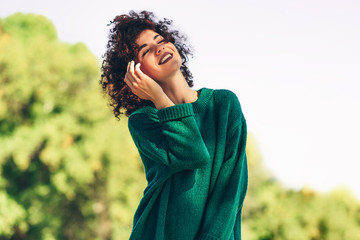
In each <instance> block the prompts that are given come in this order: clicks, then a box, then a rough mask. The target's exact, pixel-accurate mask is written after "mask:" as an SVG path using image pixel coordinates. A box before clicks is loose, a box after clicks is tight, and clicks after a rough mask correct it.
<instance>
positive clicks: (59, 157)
mask: <svg viewBox="0 0 360 240" xmlns="http://www.w3.org/2000/svg"><path fill="white" fill-rule="evenodd" d="M1 23H2V28H1V29H2V30H1V32H0V84H1V85H2V87H1V88H0V132H1V136H0V145H1V148H0V174H1V175H0V176H1V178H0V179H1V181H0V239H9V238H10V237H12V238H13V239H124V238H126V236H128V235H129V233H130V230H131V227H132V216H133V214H134V211H135V209H136V206H137V203H138V201H139V199H140V197H141V195H142V191H143V189H144V187H145V178H144V172H143V168H142V165H141V161H140V160H139V157H138V155H137V150H136V148H135V146H134V144H133V143H132V140H131V137H130V135H129V132H128V130H127V122H126V120H123V121H121V122H120V123H119V122H116V121H115V120H114V117H113V115H112V114H111V111H110V110H109V109H107V108H106V101H105V100H104V99H103V98H102V94H101V93H100V86H99V85H98V79H99V76H100V73H99V62H98V60H97V59H96V58H95V57H94V55H93V54H91V53H90V52H89V50H88V49H87V47H86V46H85V45H84V44H82V43H78V44H75V45H69V44H65V43H62V42H60V41H58V40H57V37H56V31H55V28H54V27H53V25H52V24H51V23H50V21H49V20H47V19H46V18H44V17H42V16H37V15H31V14H28V15H24V14H15V15H12V16H9V17H8V18H6V19H3V20H2V21H1ZM79 229H81V231H79Z"/></svg>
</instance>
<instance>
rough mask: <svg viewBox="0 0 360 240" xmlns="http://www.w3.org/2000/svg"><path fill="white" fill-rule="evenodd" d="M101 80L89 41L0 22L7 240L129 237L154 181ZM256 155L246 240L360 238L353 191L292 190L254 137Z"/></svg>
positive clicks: (41, 22)
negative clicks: (265, 161) (266, 162)
mask: <svg viewBox="0 0 360 240" xmlns="http://www.w3.org/2000/svg"><path fill="white" fill-rule="evenodd" d="M99 76H100V73H99V62H98V60H97V59H96V58H95V57H94V56H93V54H91V53H90V52H89V50H88V49H87V47H86V46H85V45H84V44H82V43H78V44H74V45H70V44H66V43H62V42H60V41H59V40H58V39H57V35H56V30H55V28H54V26H53V25H52V24H51V22H50V21H49V20H48V19H46V18H44V17H42V16H39V15H32V14H27V15H25V14H21V13H17V14H14V15H12V16H9V17H8V18H6V19H2V20H1V21H0V84H1V88H0V240H3V239H30V240H31V239H34V240H35V239H36V240H37V239H48V240H52V239H97V240H103V239H104V240H105V239H114V240H116V239H119V240H122V239H126V238H128V236H129V234H130V231H131V228H132V217H133V214H134V212H135V209H136V207H137V205H138V203H139V200H140V198H141V196H142V191H143V189H144V188H145V184H146V182H145V177H144V172H143V167H142V164H141V160H140V158H139V156H138V153H137V150H136V148H135V146H134V144H133V142H132V139H131V137H130V135H129V132H128V129H127V121H126V119H122V120H121V121H120V122H117V121H116V120H115V118H114V116H113V115H112V114H111V111H110V110H109V109H107V108H106V107H105V104H106V101H105V100H104V99H103V98H102V94H101V93H100V86H99V85H98V79H99ZM247 155H248V163H249V189H248V194H247V197H246V200H245V204H244V209H243V229H244V235H245V239H247V240H287V239H289V240H290V239H296V240H301V239H304V240H305V239H306V240H307V239H309V240H341V239H347V240H348V239H349V240H352V239H358V236H360V205H359V202H358V201H357V200H356V199H355V198H354V197H353V196H352V195H351V193H349V192H348V191H346V190H344V189H337V190H335V191H334V192H332V193H330V194H328V195H321V194H318V193H316V192H314V191H312V190H311V189H306V188H304V189H302V190H301V191H293V190H288V189H285V188H284V187H283V186H282V185H281V184H280V183H278V182H277V181H276V180H275V179H274V178H273V177H272V175H271V174H270V173H269V172H268V171H266V169H264V168H263V167H262V162H261V155H260V154H259V151H258V149H257V146H256V143H255V140H254V138H253V136H252V135H249V139H248V145H247Z"/></svg>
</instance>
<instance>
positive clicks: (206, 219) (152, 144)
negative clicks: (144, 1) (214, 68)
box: [100, 11, 247, 240]
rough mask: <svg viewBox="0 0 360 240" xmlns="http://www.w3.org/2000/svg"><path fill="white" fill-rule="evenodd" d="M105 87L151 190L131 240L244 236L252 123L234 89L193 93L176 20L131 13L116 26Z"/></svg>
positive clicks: (106, 64)
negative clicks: (122, 118) (122, 117)
mask: <svg viewBox="0 0 360 240" xmlns="http://www.w3.org/2000/svg"><path fill="white" fill-rule="evenodd" d="M112 25H113V28H112V29H111V31H110V36H109V42H108V46H107V47H108V48H107V52H106V54H105V60H104V62H103V65H102V70H103V74H102V79H101V81H100V82H101V84H102V87H103V90H104V91H105V93H107V94H109V96H110V101H111V106H112V107H113V110H114V114H115V116H116V117H119V115H120V114H121V112H120V109H125V115H127V116H129V121H128V124H129V131H130V133H131V136H132V138H133V140H134V142H135V145H136V147H137V148H138V151H139V154H140V157H141V160H142V162H143V164H144V168H145V172H146V179H147V181H148V186H147V187H146V189H145V191H144V195H143V198H142V199H141V202H140V204H139V207H138V209H137V211H136V213H135V216H134V222H133V229H132V233H131V236H130V239H134V240H135V239H136V240H137V239H142V240H147V239H149V240H163V239H168V240H177V239H179V240H180V239H181V240H187V239H196V240H198V239H201V240H205V239H207V240H228V239H241V210H242V206H243V201H244V198H245V194H246V190H247V163H246V154H245V144H246V122H245V119H244V116H243V114H242V111H241V107H240V103H239V101H238V99H237V97H236V95H235V94H234V93H232V92H231V91H228V90H212V89H208V88H202V89H200V90H199V91H195V90H192V89H191V88H190V87H191V86H192V75H191V73H190V71H189V69H188V68H187V66H186V63H187V62H186V60H187V56H188V55H189V54H191V51H190V48H188V47H187V45H186V44H185V38H184V37H183V36H182V35H180V34H179V32H178V31H173V30H170V27H171V21H169V20H167V19H165V20H164V21H156V19H155V18H154V16H153V14H152V13H149V12H146V11H143V12H141V13H135V12H130V14H129V15H121V16H118V17H116V18H115V19H114V20H113V21H112Z"/></svg>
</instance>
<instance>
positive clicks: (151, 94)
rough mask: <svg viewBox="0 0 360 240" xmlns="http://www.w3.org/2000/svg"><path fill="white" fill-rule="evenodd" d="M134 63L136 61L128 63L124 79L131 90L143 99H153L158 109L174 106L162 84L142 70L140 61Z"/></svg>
mask: <svg viewBox="0 0 360 240" xmlns="http://www.w3.org/2000/svg"><path fill="white" fill-rule="evenodd" d="M134 65H135V62H134V61H131V62H130V63H129V64H128V67H127V72H126V75H125V79H124V81H125V83H126V84H127V85H128V86H129V87H130V89H131V91H132V92H133V93H134V94H135V95H136V96H138V97H139V98H141V99H144V100H150V101H152V102H153V103H154V104H155V106H156V108H157V109H161V108H165V107H169V106H173V105H174V103H173V102H172V101H171V100H170V99H169V98H168V96H167V95H166V94H165V93H164V91H163V89H162V88H161V87H160V85H159V84H158V83H157V82H155V81H154V80H153V79H152V78H150V77H149V76H148V75H146V74H144V73H143V72H142V71H141V70H140V63H138V64H136V66H134Z"/></svg>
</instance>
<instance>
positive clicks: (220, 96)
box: [214, 89, 242, 115]
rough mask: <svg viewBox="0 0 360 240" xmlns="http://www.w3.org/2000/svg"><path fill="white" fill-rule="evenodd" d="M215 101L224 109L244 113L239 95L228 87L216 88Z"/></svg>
mask: <svg viewBox="0 0 360 240" xmlns="http://www.w3.org/2000/svg"><path fill="white" fill-rule="evenodd" d="M214 101H215V103H216V105H218V106H219V107H221V108H224V110H226V111H229V112H230V114H231V112H232V113H233V114H236V115H242V110H241V105H240V101H239V99H238V97H237V95H236V94H235V93H234V92H233V91H231V90H227V89H216V90H214Z"/></svg>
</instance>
